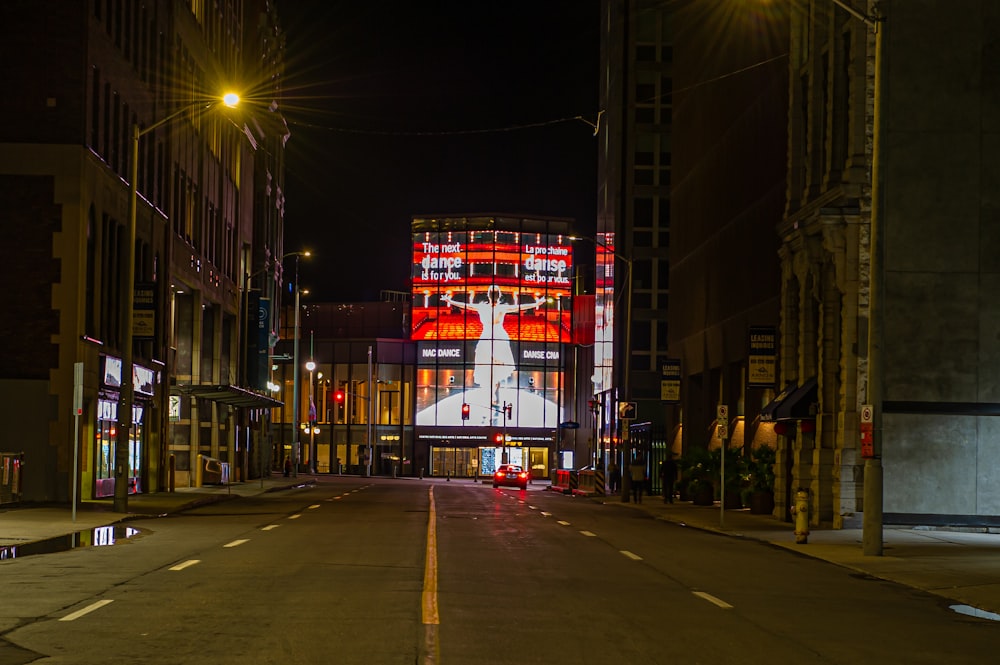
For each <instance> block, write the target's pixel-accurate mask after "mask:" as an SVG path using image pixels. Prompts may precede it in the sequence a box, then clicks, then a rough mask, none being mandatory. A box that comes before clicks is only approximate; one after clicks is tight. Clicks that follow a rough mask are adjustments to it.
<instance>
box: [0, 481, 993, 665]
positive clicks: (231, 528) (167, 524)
mask: <svg viewBox="0 0 1000 665" xmlns="http://www.w3.org/2000/svg"><path fill="white" fill-rule="evenodd" d="M130 526H132V527H134V528H137V529H138V530H139V531H138V533H137V534H136V535H134V536H132V537H129V538H127V539H125V540H119V541H118V544H115V545H113V546H108V547H87V548H78V549H73V550H70V551H65V552H58V553H52V554H44V555H35V556H27V557H23V558H18V559H13V560H8V561H0V589H2V592H0V599H2V600H0V631H2V638H3V641H0V665H20V664H22V663H40V664H42V663H44V664H49V663H59V664H88V665H92V664H94V663H108V662H126V663H130V664H132V663H136V664H138V663H149V664H160V663H163V664H166V663H170V664H178V663H185V664H186V663H214V664H226V663H241V664H252V663H275V664H278V663H280V664H283V665H284V664H292V663H317V664H327V663H331V664H332V663H337V664H340V663H344V664H354V663H365V664H373V663H376V664H382V663H387V664H395V663H407V664H414V663H417V664H420V665H428V664H431V663H433V664H444V665H451V664H465V663H472V662H475V663H485V664H490V663H550V664H553V663H568V664H569V663H572V664H580V663H584V664H585V663H595V664H596V663H602V664H604V663H609V662H610V663H629V664H632V663H671V664H677V663H681V664H696V663H741V664H744V663H745V664H755V663H762V664H763V663H767V664H768V665H773V664H774V663H792V662H808V663H845V664H846V663H851V664H866V663H872V664H874V663H878V664H879V665H885V664H886V663H907V664H911V663H942V662H947V663H985V662H994V661H995V657H996V656H995V654H996V649H997V647H998V646H1000V626H998V625H997V624H996V623H995V622H990V621H985V620H982V619H976V618H972V617H965V616H962V615H958V614H955V613H954V612H951V611H950V610H948V609H947V607H946V602H945V601H943V600H942V599H940V598H937V597H934V596H931V595H928V594H924V593H922V592H917V591H914V590H912V589H909V588H906V587H902V586H898V585H894V584H891V583H887V582H881V581H876V580H872V579H865V578H861V577H858V576H857V575H854V574H852V573H851V572H850V571H848V570H846V569H844V568H840V567H838V566H834V565H831V564H828V563H825V562H822V561H818V560H814V559H811V558H807V557H801V556H798V555H796V554H795V553H793V552H789V551H787V550H784V549H778V548H773V547H770V546H767V545H764V544H761V543H758V542H754V541H747V540H742V539H735V538H728V537H724V536H719V535H715V534H711V533H706V532H701V531H697V530H694V529H688V528H684V527H681V526H678V525H675V524H670V523H666V522H662V521H657V520H654V519H651V518H650V517H649V516H647V515H646V514H644V513H641V512H638V511H629V510H622V509H621V508H620V507H619V508H616V507H615V506H609V505H602V504H599V503H596V502H593V501H590V500H587V499H574V498H571V497H568V496H564V495H561V494H557V493H554V492H544V491H540V490H539V489H538V488H535V487H532V488H530V489H529V490H528V491H527V492H522V491H519V490H517V489H497V490H495V489H493V488H492V487H490V486H488V485H481V484H475V483H471V482H469V481H455V482H451V483H442V482H421V481H416V480H389V479H364V478H356V477H336V478H329V479H323V480H321V481H320V482H319V484H317V485H316V486H315V487H310V488H302V489H294V490H288V491H284V492H277V493H271V494H265V495H260V496H257V497H244V498H240V499H237V500H232V501H227V502H224V503H220V504H214V505H211V506H206V507H203V508H200V509H197V510H193V511H189V512H186V513H183V514H181V515H177V516H173V517H165V518H156V519H148V520H138V521H135V522H132V523H130Z"/></svg>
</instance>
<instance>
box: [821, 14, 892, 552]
mask: <svg viewBox="0 0 1000 665" xmlns="http://www.w3.org/2000/svg"><path fill="white" fill-rule="evenodd" d="M831 2H833V4H835V5H837V6H838V7H840V8H841V9H843V10H844V11H846V12H847V13H848V14H850V15H851V16H853V17H854V18H856V19H857V20H859V21H861V22H862V23H864V24H865V25H866V26H868V27H869V28H870V29H871V30H872V33H873V34H874V35H875V71H874V73H873V76H872V166H871V197H872V203H871V220H870V222H869V224H870V228H869V255H870V257H871V259H870V264H869V266H868V280H869V282H868V395H867V399H868V403H869V404H871V405H872V407H873V408H872V421H873V424H872V429H873V432H872V435H873V437H874V439H873V442H872V445H873V449H872V454H871V455H870V456H868V457H866V458H865V485H864V489H863V492H864V495H863V501H864V511H863V517H862V523H861V547H862V553H863V554H866V555H870V556H882V500H883V496H882V473H883V470H882V330H883V328H882V314H883V312H882V298H883V294H884V288H885V285H884V282H883V276H882V266H883V265H884V263H883V258H882V254H883V248H882V216H883V214H884V213H883V210H882V198H881V188H882V178H883V174H882V34H883V33H884V32H885V30H884V29H883V26H882V25H881V24H882V23H884V22H885V16H883V15H882V14H881V13H879V10H878V6H877V5H876V6H875V7H874V8H873V10H872V14H871V15H867V14H863V13H862V12H860V11H858V10H857V9H855V8H854V7H852V6H850V5H849V4H847V3H845V2H844V1H843V0H831Z"/></svg>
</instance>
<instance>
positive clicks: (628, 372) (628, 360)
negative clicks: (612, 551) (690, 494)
mask: <svg viewBox="0 0 1000 665" xmlns="http://www.w3.org/2000/svg"><path fill="white" fill-rule="evenodd" d="M567 237H568V238H569V239H570V240H585V241H587V242H591V243H593V244H594V247H603V248H604V249H605V250H607V251H610V252H611V255H612V256H613V257H614V258H615V259H618V260H619V261H621V262H623V263H624V264H625V267H626V269H627V270H626V272H625V316H624V319H625V345H624V351H623V355H624V356H625V357H624V358H623V359H622V375H621V384H622V395H619V396H618V399H619V400H621V401H628V400H629V399H630V398H631V392H630V390H631V378H632V259H630V258H628V257H626V256H623V255H621V254H619V253H618V252H616V251H614V248H613V246H608V245H607V244H605V243H603V242H601V241H600V240H598V239H596V238H589V237H586V236H567ZM616 281H617V280H616ZM617 318H618V316H617V312H616V316H615V317H614V319H617ZM614 319H612V325H614ZM615 348H616V349H617V348H618V345H617V344H616V345H615ZM596 399H597V396H596V395H595V400H596ZM622 434H623V436H624V440H625V443H626V444H627V446H626V445H624V444H623V446H622V450H623V453H624V454H627V455H628V457H629V458H630V457H631V452H632V451H631V437H630V436H629V431H628V428H627V426H623V427H622ZM594 443H595V445H596V443H597V442H596V441H595V442H594ZM598 457H599V464H600V466H601V467H603V466H604V456H603V455H600V454H598ZM630 461H631V460H630V459H628V458H626V457H625V456H624V455H623V458H622V465H621V468H622V501H623V502H627V501H628V497H629V489H630V486H631V479H630V477H629V474H628V473H626V472H625V467H626V466H627V464H628V462H630Z"/></svg>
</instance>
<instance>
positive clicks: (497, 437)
mask: <svg viewBox="0 0 1000 665" xmlns="http://www.w3.org/2000/svg"><path fill="white" fill-rule="evenodd" d="M493 442H494V443H496V444H497V445H499V444H501V443H503V433H502V432H497V433H496V434H494V435H493Z"/></svg>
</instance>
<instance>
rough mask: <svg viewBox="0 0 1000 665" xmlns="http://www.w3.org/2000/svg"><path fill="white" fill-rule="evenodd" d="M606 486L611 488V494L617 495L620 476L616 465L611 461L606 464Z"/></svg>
mask: <svg viewBox="0 0 1000 665" xmlns="http://www.w3.org/2000/svg"><path fill="white" fill-rule="evenodd" d="M608 484H609V485H610V486H611V493H612V494H618V486H619V485H620V484H621V474H620V473H619V472H618V465H617V464H615V461H614V460H613V459H612V460H611V461H610V462H608Z"/></svg>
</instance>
